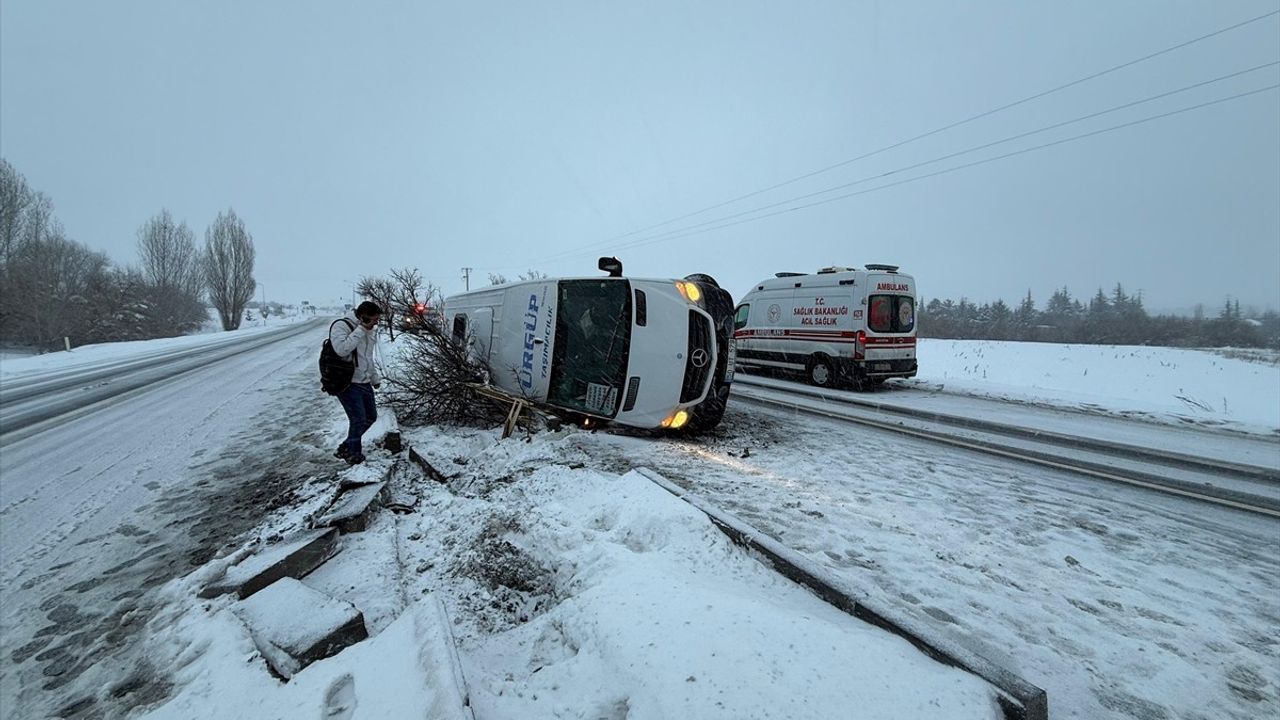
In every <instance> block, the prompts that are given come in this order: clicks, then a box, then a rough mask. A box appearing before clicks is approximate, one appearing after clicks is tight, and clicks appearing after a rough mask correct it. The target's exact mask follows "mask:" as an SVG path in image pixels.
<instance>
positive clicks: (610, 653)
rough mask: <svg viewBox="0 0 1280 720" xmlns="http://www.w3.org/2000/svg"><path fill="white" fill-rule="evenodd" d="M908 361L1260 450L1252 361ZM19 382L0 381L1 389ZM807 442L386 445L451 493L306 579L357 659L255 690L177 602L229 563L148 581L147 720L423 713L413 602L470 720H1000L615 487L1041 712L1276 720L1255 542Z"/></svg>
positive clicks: (1267, 572)
mask: <svg viewBox="0 0 1280 720" xmlns="http://www.w3.org/2000/svg"><path fill="white" fill-rule="evenodd" d="M178 341H184V342H197V341H198V340H197V339H195V338H183V339H178ZM165 342H175V341H165ZM386 347H391V346H386ZM103 352H104V357H111V358H115V359H120V358H121V356H122V355H124V354H125V353H126V351H125V350H124V349H122V348H116V349H115V350H114V351H110V350H104V351H103ZM73 354H75V353H73ZM59 355H67V354H59ZM920 356H921V368H922V370H921V375H920V377H919V378H917V379H916V380H914V381H912V382H911V383H908V384H910V385H917V386H923V387H925V388H926V389H931V390H935V391H936V390H938V389H939V388H941V392H942V393H943V394H949V393H958V394H962V395H976V396H984V397H992V398H1000V399H1004V400H1008V401H1012V402H1017V403H1020V404H1023V405H1025V406H1030V407H1034V406H1039V405H1044V406H1053V407H1065V408H1071V409H1078V410H1082V411H1084V412H1087V413H1105V414H1108V415H1115V416H1118V417H1135V418H1141V419H1144V420H1154V421H1156V422H1164V423H1171V424H1178V425H1187V424H1191V425H1195V426H1199V427H1204V428H1207V429H1208V430H1209V432H1207V433H1206V435H1205V437H1206V438H1209V441H1212V437H1213V432H1221V431H1224V430H1233V431H1245V432H1249V433H1255V434H1261V435H1263V436H1271V437H1274V436H1275V435H1276V434H1277V432H1280V417H1278V415H1280V368H1278V367H1277V366H1276V365H1275V364H1274V363H1269V362H1265V358H1264V361H1263V362H1250V361H1247V360H1242V359H1232V358H1227V357H1223V356H1222V355H1219V354H1214V353H1210V352H1201V351H1185V350H1171V349H1153V348H1115V347H1097V346H1063V345H1033V344H1020V343H991V342H959V341H936V340H933V341H929V340H927V341H924V342H922V343H921V348H920ZM32 360H40V361H41V362H45V363H48V362H50V361H49V360H47V359H44V358H38V359H32ZM306 361H307V362H308V364H309V363H310V362H311V358H309V357H308V358H306ZM26 362H31V360H28V361H14V362H12V363H10V362H6V363H5V365H6V367H5V373H6V375H4V376H0V379H3V378H4V377H5V376H7V373H9V372H11V371H12V372H21V371H22V370H23V368H22V367H21V365H22V364H23V363H26ZM64 362H66V361H65V360H64ZM11 366H12V367H11ZM54 367H55V366H53V365H45V366H42V370H46V371H48V370H52V369H54ZM309 370H310V368H309V367H308V368H307V369H306V371H304V370H299V371H298V372H297V373H296V374H295V375H292V376H290V377H291V378H292V379H291V382H297V383H303V382H307V381H310V380H311V377H310V374H309ZM984 375H985V377H984ZM886 395H889V396H891V395H892V393H887V394H886ZM324 405H325V404H324V403H321V405H320V407H324ZM328 405H329V406H330V407H329V408H328V410H327V413H326V414H325V416H326V417H327V419H326V420H325V421H323V422H322V423H321V425H320V426H319V427H309V428H297V427H292V428H288V432H289V434H291V435H292V434H293V433H297V434H296V435H294V436H293V439H292V440H291V441H290V442H292V443H293V444H295V445H298V446H299V447H298V448H297V449H296V452H298V453H300V454H301V456H305V457H308V458H310V457H311V456H312V455H314V456H315V457H314V458H313V460H314V461H315V462H313V463H312V464H313V465H320V464H323V459H324V457H325V456H326V455H327V453H328V452H329V451H330V450H331V449H332V446H333V445H334V444H336V442H337V440H338V439H340V437H341V435H342V433H343V432H344V421H343V418H342V413H341V410H340V409H339V408H338V406H337V404H336V403H332V402H331V401H330V402H329V403H328ZM276 422H281V423H285V422H288V421H287V420H286V419H285V418H283V417H280V418H279V419H278V420H277V421H276ZM803 422H804V423H805V424H804V425H803V426H802V427H797V426H796V421H795V420H794V419H793V418H789V417H787V416H785V415H781V414H778V413H774V412H770V411H765V410H761V409H757V408H755V407H752V406H750V405H746V404H736V405H735V404H733V403H731V405H730V412H729V413H728V415H727V416H726V421H725V423H724V425H723V426H722V427H721V428H720V429H719V430H718V431H717V432H715V433H713V434H712V435H711V436H710V437H708V438H704V439H700V440H696V441H694V440H687V441H675V442H673V441H659V440H654V439H651V438H648V437H643V436H637V435H634V434H628V433H621V434H613V433H593V432H584V431H579V430H573V429H568V430H564V431H561V432H556V433H542V434H538V435H535V436H532V437H531V438H528V442H524V441H522V440H521V439H519V438H513V439H508V440H505V441H501V440H499V439H498V434H497V433H496V431H492V430H460V429H447V428H417V429H409V428H406V429H405V431H406V432H405V439H406V441H407V442H408V443H409V444H411V445H413V446H414V447H415V448H417V449H418V451H419V452H421V453H422V454H423V455H424V456H426V457H427V458H428V459H429V460H430V462H431V463H432V464H433V465H434V466H435V467H436V468H438V469H439V470H440V471H441V472H442V473H443V474H444V475H446V476H448V478H449V482H448V483H447V484H440V483H437V482H434V481H431V480H429V479H427V478H425V477H423V476H422V474H421V473H420V472H418V471H417V470H416V469H415V468H414V467H412V466H407V465H403V464H402V465H401V466H399V469H398V470H396V472H395V475H394V477H393V487H395V488H396V491H397V495H398V497H413V498H416V507H415V511H414V512H412V513H409V514H404V515H399V514H392V513H389V512H384V513H381V514H380V515H378V516H377V519H376V521H375V522H374V524H373V525H372V526H371V527H370V528H369V529H368V530H367V531H366V532H364V533H360V534H355V535H348V536H345V537H344V540H343V543H344V544H343V550H342V552H341V553H340V554H339V555H338V556H337V557H335V558H334V559H333V560H331V561H330V562H329V563H328V564H326V565H325V566H324V567H322V568H321V569H320V570H317V571H316V572H315V573H313V574H312V575H309V576H308V577H307V579H306V583H307V584H308V585H311V586H312V587H315V588H317V589H319V590H322V591H324V592H326V593H328V594H330V595H333V596H336V597H341V598H343V599H346V600H348V601H350V602H352V603H353V604H355V605H356V606H357V607H359V608H360V609H361V610H362V611H363V612H364V614H365V619H366V622H367V624H368V626H369V630H370V633H371V634H373V635H374V638H373V639H372V640H370V641H367V642H365V643H361V644H360V645H357V646H355V647H353V648H351V649H349V650H347V651H345V652H344V653H342V654H340V655H338V656H336V657H333V658H330V659H328V660H323V661H320V662H318V663H316V664H314V665H312V666H310V667H309V668H308V669H307V670H305V671H303V672H302V673H301V674H300V675H299V676H297V677H296V678H295V679H294V680H292V681H291V682H289V683H282V682H280V681H278V680H276V679H274V678H272V676H271V675H270V674H268V672H267V671H266V668H265V664H264V661H263V659H262V657H261V656H260V655H259V654H258V652H257V650H256V649H255V647H254V645H253V642H252V641H251V640H250V638H249V637H248V635H247V633H246V631H245V630H244V628H243V626H242V625H240V624H239V622H238V621H237V620H236V619H235V617H234V615H233V614H232V612H231V611H232V609H233V606H234V604H235V603H234V601H233V600H232V599H231V598H227V597H223V598H219V599H216V600H213V601H196V600H195V599H194V591H195V590H196V589H198V588H199V587H200V586H201V584H202V583H203V582H204V581H206V580H207V579H208V578H209V577H211V576H212V575H213V574H214V573H215V572H216V571H217V570H218V569H219V568H220V567H221V566H223V565H225V564H226V563H227V561H228V560H227V558H226V557H222V558H220V559H215V560H213V561H211V562H210V563H208V564H207V565H204V566H202V567H200V568H197V569H196V570H195V571H194V572H193V573H192V574H191V575H189V576H187V577H184V578H180V579H178V580H175V581H172V582H170V583H168V584H167V585H165V586H163V587H162V588H161V589H160V590H161V592H162V594H163V597H164V598H165V599H166V600H167V601H168V603H167V605H166V606H165V607H166V609H165V610H164V611H163V612H161V613H159V614H157V615H156V616H154V617H153V618H152V619H151V620H150V621H149V622H148V623H147V625H146V626H145V628H144V629H143V630H142V631H141V633H140V635H141V637H142V638H143V640H142V641H143V642H144V643H145V646H146V654H147V656H148V657H150V658H151V660H152V661H153V662H154V664H155V665H156V666H157V667H161V668H170V669H171V675H170V676H169V677H168V678H167V682H168V683H170V687H169V691H168V692H167V693H165V700H164V701H163V702H162V703H160V704H158V705H157V706H155V707H152V708H151V710H150V711H149V713H148V714H147V715H146V717H150V718H157V719H159V718H165V719H167V718H273V717H279V718H295V717H296V718H312V717H339V718H341V717H356V718H362V717H367V718H375V717H437V716H439V717H445V716H447V715H443V714H439V713H440V707H441V705H440V703H441V698H440V697H438V696H435V695H433V693H435V692H436V691H437V689H438V687H439V685H438V684H437V683H436V680H437V679H438V678H436V677H435V676H434V675H433V674H432V671H431V668H432V666H433V663H434V662H436V661H438V654H439V653H438V647H437V641H438V636H439V633H440V629H439V627H436V626H433V625H432V623H431V622H429V621H426V620H424V618H426V617H429V616H430V615H431V612H430V609H431V608H433V607H434V606H435V603H437V602H439V603H442V604H443V606H444V607H445V608H446V609H447V611H448V613H449V616H450V617H451V618H452V621H451V629H452V632H453V634H454V635H455V636H456V637H457V641H458V651H459V654H460V659H461V663H462V667H463V669H464V671H465V674H466V678H467V681H468V683H469V684H470V688H471V692H472V698H473V705H474V708H475V715H476V717H479V718H509V717H519V718H563V717H569V718H618V719H621V718H630V719H631V720H640V719H658V718H834V717H853V716H856V717H864V718H900V717H911V718H927V717H936V718H967V717H982V718H994V717H999V712H998V709H997V708H996V707H995V704H994V701H993V695H992V691H991V689H990V687H989V686H987V685H986V684H985V683H984V682H982V681H981V680H978V679H977V678H974V677H973V676H969V675H967V674H964V673H961V672H958V671H955V670H952V669H949V668H946V667H944V666H941V665H938V664H937V663H934V662H933V661H931V660H929V659H927V658H925V657H924V656H923V655H921V654H920V653H918V652H917V651H915V650H914V649H913V648H911V647H910V646H909V645H907V644H906V643H905V642H903V641H901V640H899V639H897V638H895V637H893V636H890V635H888V634H886V633H883V632H880V631H877V630H872V629H870V628H869V627H868V626H865V625H863V624H861V623H859V622H857V621H854V620H853V619H851V618H849V617H848V616H845V615H843V614H842V613H839V612H837V611H835V610H834V609H832V608H831V607H829V606H827V605H825V604H824V603H822V602H820V601H819V600H817V599H816V598H815V597H814V596H812V595H811V594H809V593H808V592H805V591H803V590H800V589H798V588H797V587H795V586H794V585H792V584H791V583H789V582H787V581H784V580H782V579H781V578H780V577H778V576H777V575H775V574H774V573H772V571H770V570H768V569H767V568H765V566H763V565H761V564H759V563H758V562H756V561H755V560H754V559H753V558H752V557H750V556H749V555H748V554H747V553H745V552H743V551H742V550H740V549H738V548H737V547H735V546H733V545H732V544H731V543H729V542H728V540H727V539H726V538H725V537H724V536H723V535H722V534H721V533H720V532H719V531H718V530H716V529H715V528H714V527H713V526H712V525H711V524H710V523H709V522H708V521H707V520H706V519H705V518H704V517H702V516H701V515H700V514H699V513H697V512H695V511H693V510H692V509H691V508H690V507H689V506H687V505H685V504H684V503H682V502H680V501H679V500H676V499H675V498H674V497H672V496H670V495H668V494H667V493H665V492H664V491H662V490H660V489H658V488H657V487H656V486H654V485H652V484H651V483H648V481H646V480H644V479H643V478H642V477H640V476H639V475H638V474H637V473H635V472H633V470H634V469H635V468H636V467H640V466H646V467H651V468H654V469H656V470H657V471H659V472H661V473H662V474H664V475H666V476H667V477H669V478H670V479H672V480H673V481H675V482H677V483H679V484H681V485H682V486H685V487H686V488H688V489H690V490H692V491H693V492H694V493H696V494H698V495H699V496H701V497H703V498H705V499H707V500H708V501H710V502H711V503H712V504H713V505H716V506H718V507H722V508H724V509H726V510H729V511H730V512H733V513H735V514H736V515H738V516H739V517H742V518H744V519H746V520H747V521H749V522H751V523H752V524H753V525H755V526H756V527H757V528H759V529H760V530H761V531H763V532H765V533H766V534H768V535H770V536H772V537H774V538H776V539H777V540H779V541H781V542H782V543H783V544H784V545H787V546H788V547H790V548H792V549H794V550H796V551H798V552H800V553H802V554H804V555H805V556H806V557H808V558H809V559H811V560H812V561H814V562H816V563H819V564H820V565H822V566H823V567H824V568H825V569H826V570H827V571H829V572H831V573H833V574H836V575H837V576H839V577H841V578H842V579H844V580H845V581H847V582H848V583H849V584H850V585H852V586H855V587H859V588H861V589H862V590H863V591H865V592H866V593H867V594H868V595H869V597H871V598H872V599H873V600H874V601H875V602H877V603H881V604H884V605H886V606H892V607H894V608H895V609H898V610H900V611H902V612H907V613H909V614H911V615H912V616H913V617H915V618H917V619H918V620H920V621H921V622H924V623H928V624H930V625H931V626H933V627H935V628H936V629H937V631H938V632H940V633H943V634H948V635H950V636H953V637H957V638H962V639H967V640H971V641H975V642H978V643H981V644H982V645H983V646H984V647H986V648H988V649H989V650H991V651H992V653H993V656H994V657H995V659H997V660H999V661H1001V662H1002V664H1004V665H1005V666H1006V667H1008V668H1009V669H1010V670H1012V671H1014V672H1016V673H1018V674H1020V675H1022V676H1023V677H1024V678H1025V679H1026V680H1028V681H1029V682H1031V683H1033V684H1036V685H1039V686H1040V687H1043V688H1045V689H1047V690H1048V692H1049V698H1050V708H1051V714H1052V716H1053V717H1055V718H1081V719H1085V718H1102V719H1106V720H1111V719H1114V720H1122V719H1126V718H1142V719H1144V720H1161V719H1164V718H1168V719H1175V718H1186V719H1188V720H1200V719H1208V718H1232V719H1234V718H1256V717H1275V716H1277V714H1280V696H1278V693H1280V643H1277V641H1276V633H1277V629H1278V628H1280V552H1277V551H1280V525H1278V524H1277V523H1276V522H1275V521H1274V520H1268V519H1262V518H1258V517H1255V516H1250V515H1244V514H1241V513H1236V512H1234V511H1229V510H1224V509H1216V508H1206V507H1203V506H1200V505H1195V504H1192V503H1190V502H1188V501H1183V500H1177V499H1171V498H1166V497H1163V496H1153V495H1150V494H1148V493H1146V492H1143V491H1140V490H1135V489H1132V488H1125V487H1118V486H1112V485H1106V484H1100V483H1097V482H1095V481H1091V480H1086V479H1084V478H1080V477H1076V476H1073V475H1069V474H1063V473H1058V472H1054V471H1047V470H1043V469H1038V468H1034V467H1028V466H1023V465H1018V464H1013V463H1008V462H1004V461H1001V460H997V459H995V458H990V457H985V456H981V455H973V454H969V453H963V452H958V451H954V450H949V449H945V448H942V447H938V446H932V445H928V444H921V443H918V442H914V441H910V440H907V439H903V438H899V437H897V436H893V435H882V434H878V433H875V434H872V433H866V432H865V431H854V430H850V429H849V428H848V427H847V426H841V425H839V424H835V423H831V422H825V421H817V420H804V421H803ZM283 429H285V428H282V427H259V428H256V429H254V428H246V432H251V433H252V432H258V433H261V434H263V435H273V436H278V435H281V433H280V430H283ZM855 432H858V433H859V434H858V436H856V437H852V436H851V435H850V434H851V433H855ZM376 433H377V429H375V434H376ZM286 439H287V438H285V437H284V436H281V437H279V438H277V441H278V442H284V441H286ZM1276 452H1277V460H1278V462H1277V464H1280V444H1277V445H1276ZM868 459H871V462H868ZM394 462H395V461H394V459H393V458H392V457H391V456H390V455H388V454H387V453H386V452H385V451H382V450H378V451H376V452H373V453H371V462H370V463H369V464H367V465H365V466H362V467H357V468H354V469H339V468H337V467H335V472H333V473H317V474H315V475H312V476H311V477H310V478H309V480H307V481H306V482H304V483H302V484H301V485H300V486H299V487H297V488H294V489H293V490H292V491H291V493H292V494H291V497H292V498H293V502H292V503H291V504H289V505H288V506H282V507H280V508H279V509H277V510H275V511H273V512H272V513H271V514H270V515H269V517H268V520H267V521H266V522H265V523H263V524H262V525H261V526H260V527H258V528H257V529H256V530H255V531H254V532H252V533H250V534H249V537H250V538H264V539H265V538H270V537H272V536H275V535H278V534H279V533H282V532H286V531H289V530H292V529H297V528H301V527H304V526H305V524H306V523H307V522H308V520H309V519H310V517H312V516H313V515H315V514H316V513H318V512H320V511H321V510H322V509H323V507H324V505H325V503H326V502H327V501H328V499H329V498H330V497H332V494H333V490H334V486H335V484H336V482H337V481H338V480H340V479H342V478H368V479H375V478H380V477H382V476H383V475H384V474H386V473H388V472H390V470H391V468H392V466H393V463H394ZM108 692H109V691H108V690H106V689H104V690H103V694H104V695H106V694H108ZM335 697H340V698H345V699H343V700H342V702H335V700H334V698H335ZM343 708H345V709H343ZM851 713H856V714H851Z"/></svg>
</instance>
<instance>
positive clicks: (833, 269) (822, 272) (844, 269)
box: [818, 265, 858, 275]
mask: <svg viewBox="0 0 1280 720" xmlns="http://www.w3.org/2000/svg"><path fill="white" fill-rule="evenodd" d="M857 269H858V268H856V267H842V266H839V265H832V266H831V267H824V268H822V269H821V270H819V271H818V274H819V275H826V274H827V273H838V272H849V271H850V270H857Z"/></svg>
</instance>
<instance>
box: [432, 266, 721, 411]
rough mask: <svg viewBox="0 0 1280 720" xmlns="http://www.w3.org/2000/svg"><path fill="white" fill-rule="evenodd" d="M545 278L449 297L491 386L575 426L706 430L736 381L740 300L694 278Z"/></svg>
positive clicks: (454, 326)
mask: <svg viewBox="0 0 1280 720" xmlns="http://www.w3.org/2000/svg"><path fill="white" fill-rule="evenodd" d="M600 269H601V270H606V271H608V272H609V276H608V277H591V278H541V279H537V280H528V281H525V282H517V283H509V284H503V285H495V286H492V287H488V288H484V289H482V290H474V291H471V292H466V293H461V294H458V295H454V296H452V297H449V298H446V299H445V303H444V305H445V307H444V316H445V317H444V322H445V325H444V330H445V332H449V333H452V335H453V337H454V338H455V339H457V340H458V341H459V342H466V343H468V344H469V346H470V352H471V353H472V354H473V356H474V357H476V358H478V359H481V360H484V361H486V362H487V363H488V365H489V368H490V371H491V374H492V376H491V378H490V382H491V383H492V384H493V385H494V386H496V387H498V388H499V389H502V390H504V391H506V392H508V393H511V394H513V395H517V396H520V397H525V398H529V399H531V400H532V401H534V402H536V403H539V404H541V405H543V406H545V407H547V409H549V410H552V411H553V412H556V413H557V414H560V415H562V416H566V417H568V418H570V419H571V420H574V421H577V422H581V423H582V424H584V425H590V424H592V423H595V422H599V423H601V424H603V423H617V424H619V425H627V426H630V427H637V428H648V429H662V428H666V429H671V430H683V431H698V430H706V429H708V428H711V427H714V426H715V425H717V424H718V423H719V422H720V419H721V417H722V416H723V414H724V408H725V402H726V401H727V400H728V397H729V386H730V383H732V381H733V365H732V354H733V353H732V348H733V331H732V325H733V299H732V298H731V297H730V295H729V293H728V292H726V291H724V290H723V289H721V288H720V287H719V285H718V284H716V282H715V280H713V279H712V278H710V277H709V276H706V275H691V276H689V278H687V279H684V280H675V279H669V280H662V279H638V278H624V277H622V264H621V263H620V262H618V261H617V260H616V259H614V258H601V260H600Z"/></svg>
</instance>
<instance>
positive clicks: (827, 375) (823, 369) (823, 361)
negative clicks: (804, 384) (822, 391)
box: [808, 355, 838, 388]
mask: <svg viewBox="0 0 1280 720" xmlns="http://www.w3.org/2000/svg"><path fill="white" fill-rule="evenodd" d="M808 373H809V382H810V383H812V384H814V385H817V386H818V387H822V388H833V387H835V386H836V384H837V380H838V378H837V377H836V366H835V363H833V362H831V358H829V357H827V356H826V355H814V356H813V357H812V358H810V359H809V368H808ZM819 376H821V377H822V378H823V379H822V380H819Z"/></svg>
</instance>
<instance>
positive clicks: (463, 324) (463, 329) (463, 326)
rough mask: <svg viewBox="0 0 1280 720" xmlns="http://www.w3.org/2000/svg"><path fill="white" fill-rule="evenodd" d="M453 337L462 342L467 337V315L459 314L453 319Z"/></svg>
mask: <svg viewBox="0 0 1280 720" xmlns="http://www.w3.org/2000/svg"><path fill="white" fill-rule="evenodd" d="M453 339H454V340H457V341H458V342H462V341H463V340H466V339H467V316H466V315H458V316H457V317H455V318H454V319H453Z"/></svg>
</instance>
